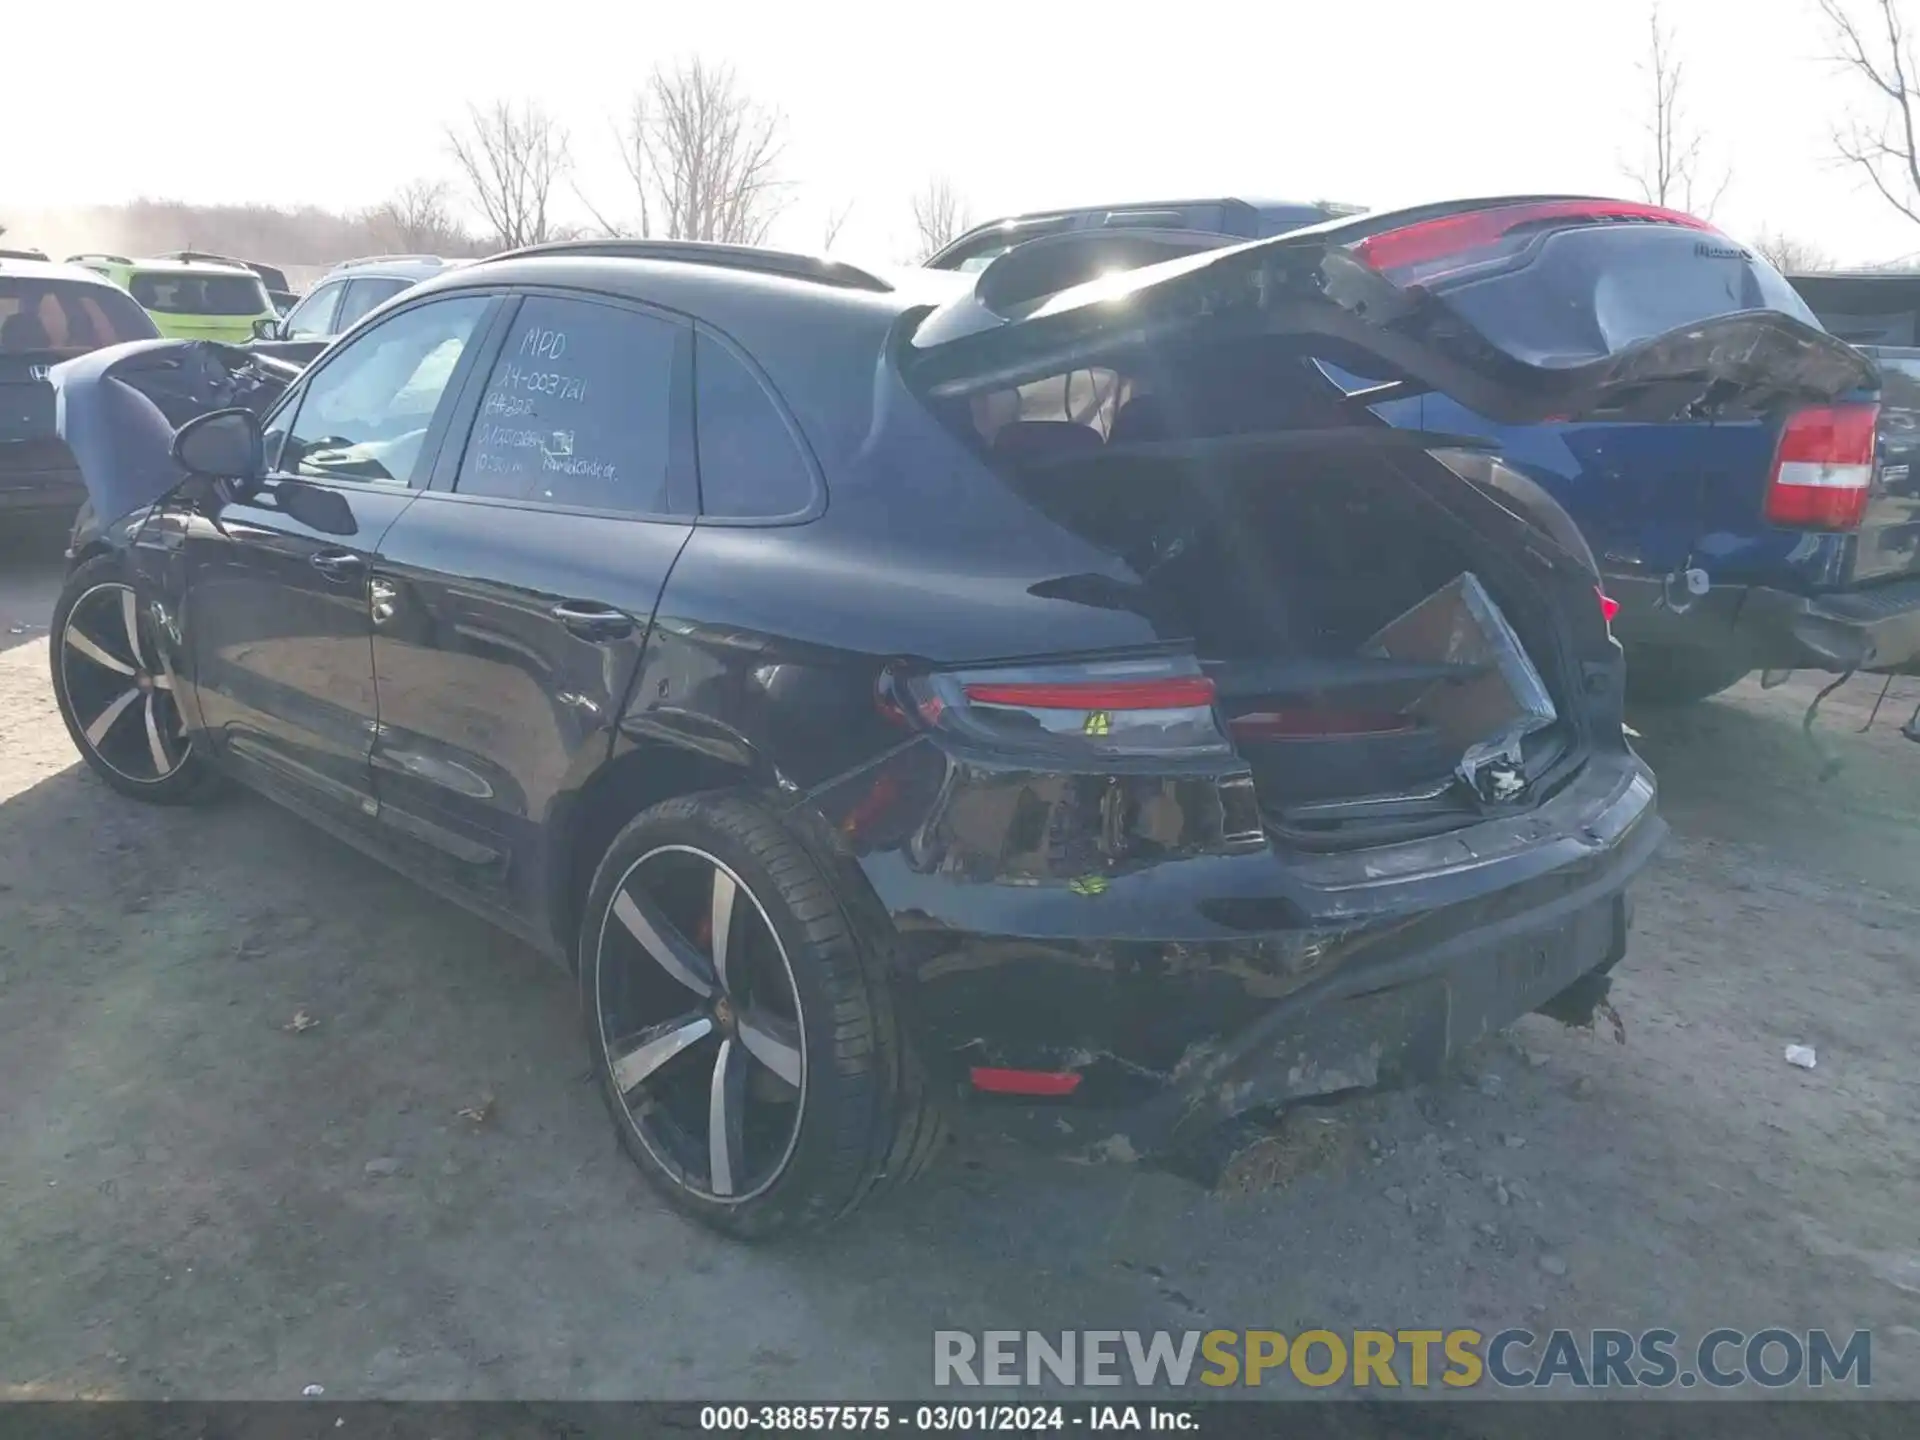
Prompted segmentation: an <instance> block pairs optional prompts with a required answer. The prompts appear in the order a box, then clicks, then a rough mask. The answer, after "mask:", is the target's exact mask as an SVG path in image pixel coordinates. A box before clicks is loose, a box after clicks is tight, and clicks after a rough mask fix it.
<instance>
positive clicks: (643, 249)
mask: <svg viewBox="0 0 1920 1440" xmlns="http://www.w3.org/2000/svg"><path fill="white" fill-rule="evenodd" d="M529 255H586V256H592V255H606V256H612V257H616V258H619V259H623V260H666V261H671V262H673V263H675V264H679V265H713V266H717V267H719V268H721V269H724V270H751V271H755V272H757V273H759V274H762V275H779V276H782V277H784V278H786V279H788V280H811V281H813V282H814V283H815V284H817V285H837V286H840V287H841V288H842V289H846V290H872V291H879V292H885V291H889V290H892V289H893V286H891V285H889V284H888V283H887V282H886V281H885V280H882V279H881V278H880V277H879V276H878V275H875V274H873V273H871V272H870V271H866V270H862V269H860V268H859V267H858V266H856V265H848V264H846V263H845V262H844V261H840V260H828V259H825V258H823V257H822V256H819V255H796V254H794V253H792V252H791V251H787V250H765V249H762V248H761V247H760V246H758V245H723V244H720V243H718V242H717V241H708V240H621V239H607V240H550V241H548V242H547V243H546V244H544V245H523V246H521V247H520V248H519V249H517V250H503V251H501V252H500V253H499V254H498V255H489V256H488V257H487V259H489V260H520V259H524V258H526V257H527V256H529Z"/></svg>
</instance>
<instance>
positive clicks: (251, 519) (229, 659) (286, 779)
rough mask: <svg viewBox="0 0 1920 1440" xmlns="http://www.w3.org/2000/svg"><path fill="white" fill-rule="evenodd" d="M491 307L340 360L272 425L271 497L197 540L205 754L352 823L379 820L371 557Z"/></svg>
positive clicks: (314, 376)
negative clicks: (372, 766) (372, 761)
mask: <svg viewBox="0 0 1920 1440" xmlns="http://www.w3.org/2000/svg"><path fill="white" fill-rule="evenodd" d="M497 304H498V302H497V301H496V300H495V299H494V298H493V297H492V296H489V295H484V294H461V295H450V296H448V295H443V296H438V297H434V298H432V299H430V300H428V301H426V302H425V303H422V304H419V305H415V306H410V307H408V308H407V309H405V310H402V311H399V312H397V313H395V314H393V315H390V316H388V317H386V318H385V319H383V320H382V321H381V322H380V323H379V324H377V325H375V326H374V327H372V328H371V329H369V330H366V331H364V332H362V333H361V334H359V335H357V336H356V337H355V338H354V340H353V341H352V343H350V344H348V345H346V346H343V347H342V348H341V349H340V350H338V351H336V352H334V353H333V354H331V355H329V356H328V357H327V359H326V360H325V361H323V362H322V363H321V364H320V365H318V366H317V367H315V369H314V370H313V371H312V372H311V373H310V374H308V375H307V376H305V377H304V378H303V380H302V382H301V384H300V385H299V387H298V388H297V389H296V390H294V391H293V392H292V393H291V394H290V395H289V396H288V397H287V399H286V400H285V402H283V404H282V405H281V406H280V407H279V409H278V410H276V411H275V412H274V413H273V415H272V416H271V417H270V418H269V421H268V450H267V455H268V467H269V472H270V473H269V476H268V478H267V480H266V482H265V483H264V484H262V485H261V486H259V487H258V488H257V489H254V490H252V491H247V492H234V491H225V492H222V494H221V495H219V496H218V497H216V498H215V499H214V500H213V501H211V502H210V503H209V504H208V505H207V507H206V508H205V510H204V512H203V514H202V515H201V516H200V517H198V519H197V520H196V522H195V523H194V524H192V525H191V526H189V527H188V528H187V532H186V533H187V539H186V562H187V607H186V609H187V614H186V624H185V626H184V627H183V628H184V631H185V634H186V637H187V646H188V651H189V657H190V661H191V665H192V672H193V684H194V687H195V690H196V693H197V698H198V702H199V708H200V713H201V716H202V718H203V721H204V724H205V726H206V728H207V730H208V732H209V736H210V739H211V741H212V743H214V744H215V745H217V746H218V747H220V748H221V749H222V750H224V751H225V752H226V753H227V754H229V755H230V756H231V757H232V758H233V759H235V760H236V761H238V762H240V763H242V764H246V765H249V766H251V767H253V769H254V772H255V774H256V776H257V778H258V779H259V780H260V782H261V783H263V784H265V785H267V786H269V787H270V788H273V789H275V790H277V791H278V792H279V793H281V794H282V795H283V796H285V797H286V798H287V799H289V800H292V801H294V802H295V803H297V804H301V805H304V806H306V807H308V808H311V809H314V810H316V811H318V812H320V813H322V814H323V815H326V816H328V817H330V818H335V819H338V820H341V821H343V822H345V823H350V824H354V825H357V826H365V825H367V824H368V823H370V817H371V815H372V812H373V809H374V802H373V788H372V780H371V774H370V771H369V768H368V766H369V759H368V757H369V756H370V754H371V752H372V749H373V740H374V729H375V725H376V723H377V718H378V712H377V709H376V704H375V694H374V685H373V652H372V632H373V625H372V619H371V611H370V604H371V592H370V588H369V577H370V574H371V571H372V562H373V556H374V553H375V551H376V549H377V547H378V545H379V542H380V537H381V536H382V535H383V534H385V533H386V531H387V528H388V527H389V526H390V525H392V524H393V522H394V520H395V518H396V517H397V516H399V515H400V514H401V512H402V511H404V510H405V509H406V508H407V506H408V505H410V504H411V503H412V502H413V500H414V498H415V496H416V495H417V494H418V493H419V492H418V489H417V488H416V487H418V486H420V485H423V484H424V483H425V480H426V477H427V475H428V474H429V473H430V470H431V466H432V463H433V458H434V456H435V454H436V453H437V450H438V447H439V445H440V441H441V437H442V436H443V435H444V434H445V431H446V428H447V425H448V423H449V417H450V415H451V412H452V410H453V409H454V407H455V402H456V399H457V396H458V394H459V392H460V389H461V386H462V383H463V381H464V377H465V375H466V374H467V373H468V371H469V370H471V368H472V365H473V361H474V358H475V357H474V355H473V351H474V349H476V348H477V346H478V344H479V342H481V341H482V340H483V339H484V337H485V336H486V334H487V332H488V324H489V321H490V319H491V318H492V316H493V314H494V311H495V307H496V305H497Z"/></svg>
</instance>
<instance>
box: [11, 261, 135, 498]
mask: <svg viewBox="0 0 1920 1440" xmlns="http://www.w3.org/2000/svg"><path fill="white" fill-rule="evenodd" d="M159 333H160V332H159V331H158V330H157V329H155V328H154V324H153V318H152V317H151V316H149V315H148V314H147V312H146V311H144V310H142V309H141V308H140V307H139V306H138V305H136V304H135V303H134V301H133V299H132V297H130V296H129V295H128V294H127V292H126V291H124V290H122V289H120V288H119V286H117V285H115V284H113V283H112V282H111V281H109V280H105V279H102V278H101V277H100V276H98V275H96V274H94V273H93V272H92V271H91V270H83V269H81V268H80V267H79V266H77V265H58V264H53V263H50V262H48V260H47V259H46V257H45V256H44V255H41V254H40V253H39V252H38V251H23V250H9V251H0V523H5V522H7V521H12V520H22V519H25V518H27V517H29V516H32V517H35V518H40V517H52V518H57V519H58V520H59V521H60V522H61V523H62V524H64V523H65V522H67V521H69V520H70V519H71V518H72V517H73V513H74V511H75V510H77V509H78V508H79V506H80V502H81V501H82V500H84V499H85V498H86V489H85V487H84V486H83V485H82V484H81V480H80V472H79V470H78V469H77V468H75V465H74V461H73V456H72V454H71V453H70V452H69V451H68V449H67V447H66V445H65V444H64V443H62V441H61V440H60V437H59V436H58V435H57V434H56V433H55V429H54V394H53V386H52V385H51V384H49V383H48V380H47V377H48V374H49V372H50V371H51V370H52V368H53V367H54V366H55V365H57V364H59V363H60V362H61V361H62V360H70V359H72V358H73V357H74V356H76V355H82V354H85V353H86V352H87V351H89V350H94V349H98V348H100V347H101V346H104V345H117V344H119V343H121V342H123V341H128V340H143V339H149V338H152V337H153V336H156V335H158V334H159Z"/></svg>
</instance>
